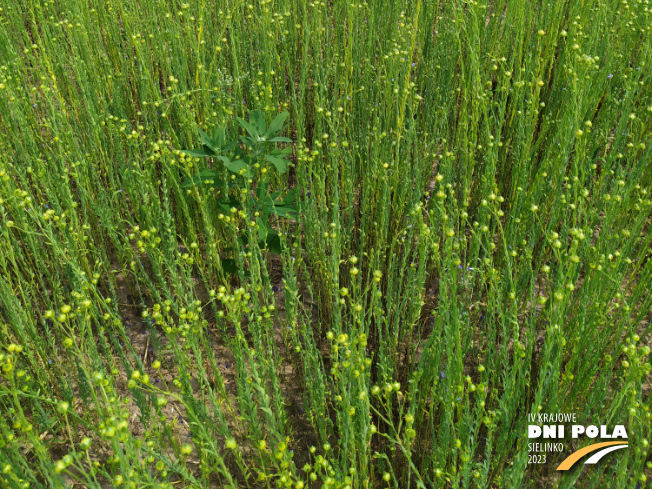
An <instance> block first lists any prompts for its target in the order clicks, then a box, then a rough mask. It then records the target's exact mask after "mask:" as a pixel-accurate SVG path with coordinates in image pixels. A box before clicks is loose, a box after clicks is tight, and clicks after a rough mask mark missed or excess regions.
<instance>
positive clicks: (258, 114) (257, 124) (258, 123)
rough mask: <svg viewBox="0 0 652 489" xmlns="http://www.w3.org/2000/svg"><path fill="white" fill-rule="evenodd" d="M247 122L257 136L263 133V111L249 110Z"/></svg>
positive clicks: (264, 125)
mask: <svg viewBox="0 0 652 489" xmlns="http://www.w3.org/2000/svg"><path fill="white" fill-rule="evenodd" d="M249 123H250V124H251V125H252V126H253V127H254V128H255V129H256V131H257V132H258V134H257V135H258V136H262V135H263V134H265V127H266V126H267V124H265V113H264V112H263V111H262V110H252V111H251V112H249Z"/></svg>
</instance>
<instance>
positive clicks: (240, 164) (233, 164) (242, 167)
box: [218, 156, 253, 178]
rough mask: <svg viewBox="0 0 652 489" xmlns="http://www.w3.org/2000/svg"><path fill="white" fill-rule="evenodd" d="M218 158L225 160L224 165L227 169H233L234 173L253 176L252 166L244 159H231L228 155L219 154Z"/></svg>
mask: <svg viewBox="0 0 652 489" xmlns="http://www.w3.org/2000/svg"><path fill="white" fill-rule="evenodd" d="M218 158H219V159H220V160H222V161H223V162H224V166H225V167H226V169H227V170H229V171H232V172H233V173H237V174H238V175H243V176H245V177H247V178H251V177H252V176H253V175H252V173H251V168H250V167H249V165H247V164H246V163H245V162H244V161H242V160H235V161H231V160H230V159H229V158H227V157H226V156H218ZM241 172H242V173H241Z"/></svg>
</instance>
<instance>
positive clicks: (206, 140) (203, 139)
mask: <svg viewBox="0 0 652 489" xmlns="http://www.w3.org/2000/svg"><path fill="white" fill-rule="evenodd" d="M197 130H198V131H199V136H200V138H201V142H202V144H203V145H204V146H208V147H209V148H210V149H212V150H213V151H215V150H216V149H217V148H216V147H215V143H214V142H213V140H212V139H211V138H210V137H209V136H208V134H206V133H205V132H204V131H202V129H201V128H200V127H198V128H197Z"/></svg>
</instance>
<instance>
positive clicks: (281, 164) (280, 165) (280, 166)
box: [265, 155, 289, 175]
mask: <svg viewBox="0 0 652 489" xmlns="http://www.w3.org/2000/svg"><path fill="white" fill-rule="evenodd" d="M265 159H266V160H267V161H269V162H270V163H272V164H273V165H274V166H275V167H276V169H277V170H278V172H279V173H280V174H281V175H282V174H283V173H285V172H286V171H287V169H288V163H289V162H288V160H284V159H282V158H279V157H278V156H273V155H265Z"/></svg>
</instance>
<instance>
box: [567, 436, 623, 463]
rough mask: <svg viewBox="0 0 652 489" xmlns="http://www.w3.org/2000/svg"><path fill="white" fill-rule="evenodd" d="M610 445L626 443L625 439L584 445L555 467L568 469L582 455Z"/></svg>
mask: <svg viewBox="0 0 652 489" xmlns="http://www.w3.org/2000/svg"><path fill="white" fill-rule="evenodd" d="M611 445H627V442H626V441H606V442H604V443H594V444H593V445H589V446H588V447H584V448H582V449H581V450H578V451H576V452H575V453H571V454H570V455H569V456H568V457H566V459H565V460H564V461H563V462H562V463H560V464H559V467H557V470H568V469H570V468H571V467H572V466H573V465H575V462H577V461H578V460H579V459H581V458H582V457H583V456H584V455H586V454H588V453H591V452H595V451H596V450H599V449H600V448H604V447H609V446H611Z"/></svg>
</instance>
